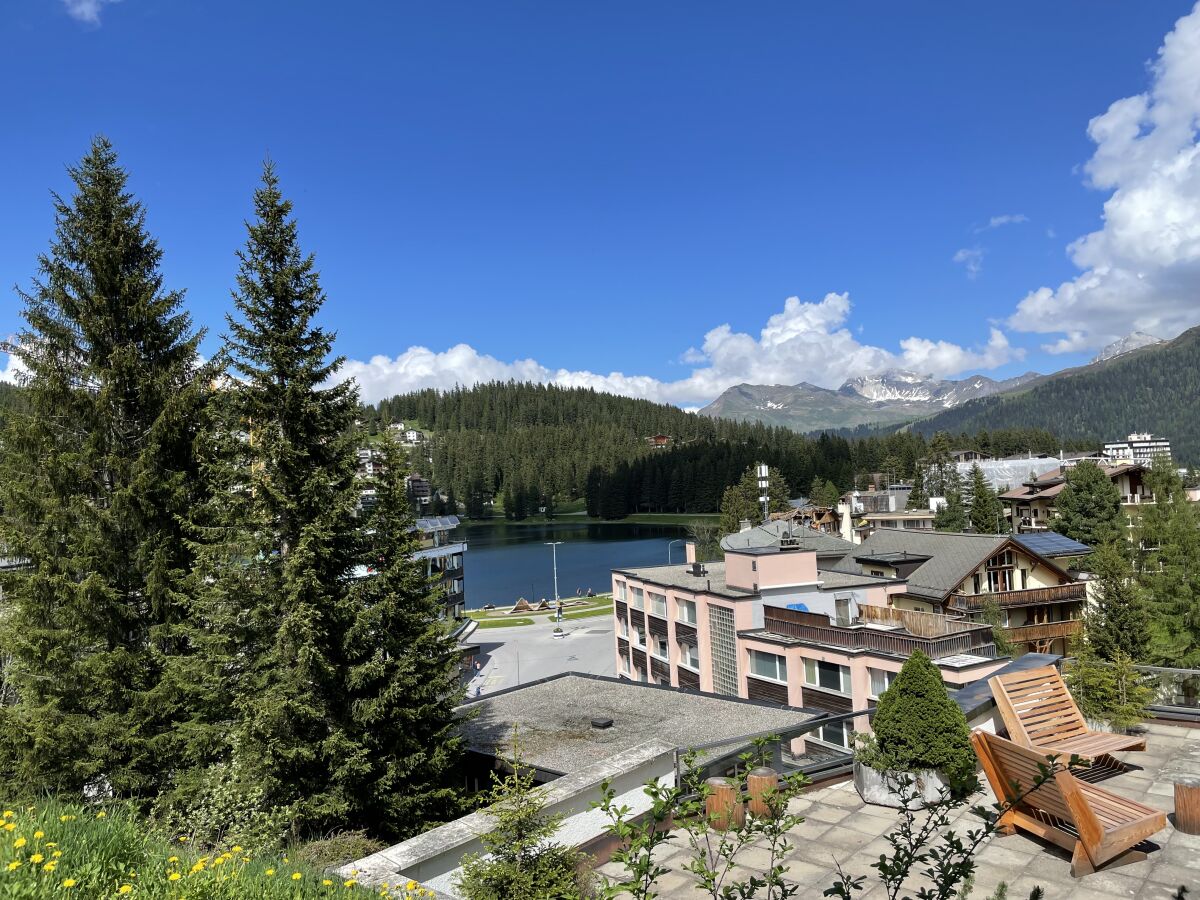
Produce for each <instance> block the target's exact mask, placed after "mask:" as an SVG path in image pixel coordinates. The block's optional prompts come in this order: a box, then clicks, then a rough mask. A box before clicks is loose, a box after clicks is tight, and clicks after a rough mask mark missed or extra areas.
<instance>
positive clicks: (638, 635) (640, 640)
mask: <svg viewBox="0 0 1200 900" xmlns="http://www.w3.org/2000/svg"><path fill="white" fill-rule="evenodd" d="M633 642H634V643H635V644H637V645H638V646H639V647H645V646H646V632H644V631H643V630H642V629H640V628H638V627H637V626H636V625H635V626H634V628H633Z"/></svg>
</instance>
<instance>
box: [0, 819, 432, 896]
mask: <svg viewBox="0 0 1200 900" xmlns="http://www.w3.org/2000/svg"><path fill="white" fill-rule="evenodd" d="M126 895H128V896H129V898H130V900H137V898H144V900H179V898H181V897H187V898H188V900H247V898H251V897H253V898H255V900H318V898H333V897H341V898H344V900H354V898H358V897H361V898H367V897H370V896H376V897H380V896H382V897H386V898H391V900H416V898H419V897H429V896H431V894H430V893H429V892H425V891H423V889H421V888H419V886H417V885H415V884H411V885H410V884H397V885H393V886H391V887H390V888H375V889H368V888H366V887H364V886H361V885H359V884H358V883H357V879H355V878H354V877H350V878H346V877H344V876H343V877H338V876H334V875H331V874H328V873H326V872H324V871H321V870H320V869H316V868H314V867H312V866H309V865H306V864H304V863H303V862H299V861H297V860H294V859H289V858H288V857H287V856H286V855H282V854H259V853H257V852H255V851H252V850H251V849H249V848H246V847H242V846H240V845H236V844H235V845H232V846H225V847H216V848H206V849H203V850H202V849H199V848H197V847H196V845H195V844H194V842H193V841H192V840H191V839H190V837H189V836H188V835H186V834H184V835H178V836H176V837H174V838H171V839H169V840H168V839H167V838H164V837H162V836H160V835H158V834H157V833H155V832H153V831H152V830H150V829H149V828H148V827H147V825H146V823H145V822H144V821H143V820H142V819H140V818H139V817H138V816H137V814H136V813H135V812H133V811H132V810H131V809H130V808H128V807H126V806H121V805H111V806H106V807H103V808H97V807H95V806H82V805H79V804H76V803H67V802H63V801H60V800H57V799H53V798H50V799H44V800H43V801H42V802H40V803H37V804H35V805H33V806H28V805H18V804H13V805H12V806H11V807H9V808H7V809H4V810H3V811H2V812H0V898H3V900H41V898H47V897H63V898H73V900H100V898H104V900H110V898H117V900H120V898H122V897H125V896H126Z"/></svg>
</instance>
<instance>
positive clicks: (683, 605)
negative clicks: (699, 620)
mask: <svg viewBox="0 0 1200 900" xmlns="http://www.w3.org/2000/svg"><path fill="white" fill-rule="evenodd" d="M675 613H676V616H677V617H678V619H679V621H680V622H686V623H687V624H689V625H695V624H696V601H695V600H676V601H675Z"/></svg>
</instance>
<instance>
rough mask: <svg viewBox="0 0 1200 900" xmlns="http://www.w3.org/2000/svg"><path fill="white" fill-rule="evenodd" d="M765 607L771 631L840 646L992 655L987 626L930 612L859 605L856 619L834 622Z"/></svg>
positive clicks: (929, 653) (936, 655) (933, 655)
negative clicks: (839, 622) (836, 623)
mask: <svg viewBox="0 0 1200 900" xmlns="http://www.w3.org/2000/svg"><path fill="white" fill-rule="evenodd" d="M763 612H764V625H765V628H764V630H765V631H767V632H769V633H770V634H775V635H779V636H781V637H789V638H794V639H795V640H799V641H811V642H813V643H817V644H826V645H828V646H831V647H838V648H841V649H843V650H875V651H878V652H881V653H889V654H894V655H896V656H902V657H907V656H909V655H911V654H912V652H913V651H914V650H920V651H921V652H922V653H924V654H925V655H926V656H928V657H929V658H930V659H944V658H945V657H947V656H955V655H957V654H960V653H966V654H972V655H975V656H987V657H994V656H995V655H996V648H995V645H994V644H993V642H992V627H991V626H990V625H987V624H981V623H977V622H968V621H966V620H965V619H957V618H952V617H950V616H940V615H936V614H934V613H919V612H912V611H910V610H899V609H891V608H888V607H878V606H861V607H859V618H858V619H856V620H854V621H853V622H850V623H849V624H847V625H835V624H832V623H831V622H830V620H829V617H828V616H824V615H821V614H819V613H810V612H803V611H801V610H795V609H783V608H780V607H777V606H768V607H766V608H765V609H764V611H763Z"/></svg>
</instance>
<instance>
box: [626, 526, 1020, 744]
mask: <svg viewBox="0 0 1200 900" xmlns="http://www.w3.org/2000/svg"><path fill="white" fill-rule="evenodd" d="M760 530H763V529H754V531H756V532H757V531H760ZM738 537H739V536H737V535H734V536H731V538H730V539H726V541H725V542H724V545H725V553H724V559H723V561H721V562H711V563H697V562H696V561H695V547H694V546H693V545H691V544H689V545H688V549H687V554H686V559H687V561H686V563H685V564H682V565H669V566H653V567H649V568H637V569H618V570H614V572H613V596H614V599H615V610H614V615H615V617H616V648H615V649H616V655H617V673H618V674H619V675H621V676H622V677H625V678H630V679H633V680H637V681H649V682H652V683H657V684H669V685H673V686H676V687H681V688H691V689H693V690H701V691H708V692H713V693H717V694H725V695H729V696H737V697H744V698H747V699H753V700H769V701H774V702H777V703H786V704H789V705H792V706H803V707H806V708H810V709H819V710H825V711H827V712H830V713H847V712H852V711H855V710H867V709H869V708H870V707H871V706H872V705H873V703H874V700H875V698H877V697H878V695H879V694H881V693H882V692H883V691H884V690H885V689H886V688H887V686H888V685H889V684H890V683H891V680H892V678H893V677H894V676H895V674H896V673H897V672H898V671H899V670H900V667H901V665H903V663H904V661H905V660H906V659H907V658H908V656H909V655H910V654H911V653H912V652H913V651H914V650H921V651H922V652H924V653H925V654H926V655H928V656H929V657H930V658H932V659H933V660H934V662H935V663H936V664H937V665H938V667H939V668H940V669H941V671H942V673H943V678H944V679H945V681H946V683H947V685H949V686H952V687H954V686H959V685H965V684H968V683H970V682H974V681H977V680H979V679H980V678H986V677H987V676H989V675H991V674H992V673H993V672H995V671H997V670H998V669H1000V668H1001V667H1002V666H1004V665H1005V664H1006V663H1007V662H1008V659H1007V658H1001V659H997V658H996V652H995V645H994V643H993V641H992V631H991V627H990V626H988V625H986V624H981V623H977V622H971V621H968V620H967V619H966V618H965V617H955V616H946V615H939V614H935V613H931V612H920V611H917V610H914V609H905V608H902V606H903V605H902V604H897V603H896V602H895V601H896V599H897V598H899V597H901V596H902V595H904V592H905V590H906V588H907V581H906V580H905V579H904V578H901V577H895V576H889V575H876V574H860V573H856V572H849V571H833V570H831V569H826V568H822V565H823V564H824V560H823V559H822V560H820V561H819V557H822V556H825V557H826V558H827V556H828V549H827V548H826V552H825V553H822V552H821V551H820V550H819V549H814V542H813V541H812V540H810V539H809V538H810V537H811V536H809V535H805V536H804V537H799V536H794V535H790V534H788V533H786V532H783V533H782V534H780V533H778V532H776V535H775V539H774V540H770V541H756V540H749V539H747V540H732V539H735V538H738ZM759 537H762V536H761V535H760V536H759ZM756 543H757V544H759V545H758V546H755V544H756ZM866 729H867V721H866V717H865V716H863V717H860V718H858V719H855V720H853V721H850V720H848V721H846V722H843V723H837V724H834V725H830V726H826V728H825V729H823V730H822V732H821V733H820V735H819V736H817V735H814V736H813V737H814V738H816V739H817V740H818V741H819V742H820V743H826V744H829V745H832V746H835V747H843V748H844V747H846V746H848V744H849V734H850V732H851V731H852V730H860V731H863V730H866ZM827 732H828V733H827Z"/></svg>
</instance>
